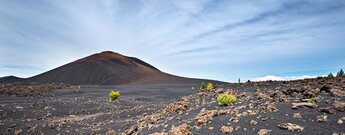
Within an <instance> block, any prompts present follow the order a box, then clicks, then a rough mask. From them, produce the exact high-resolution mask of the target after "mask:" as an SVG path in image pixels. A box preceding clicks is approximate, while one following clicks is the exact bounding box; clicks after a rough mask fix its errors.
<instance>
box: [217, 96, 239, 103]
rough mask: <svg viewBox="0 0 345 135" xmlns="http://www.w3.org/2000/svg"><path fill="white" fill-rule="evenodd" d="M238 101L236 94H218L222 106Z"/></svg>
mask: <svg viewBox="0 0 345 135" xmlns="http://www.w3.org/2000/svg"><path fill="white" fill-rule="evenodd" d="M236 102H237V98H236V97H235V96H234V95H231V94H220V95H219V96H218V104H219V105H220V106H223V105H230V104H234V103H236Z"/></svg>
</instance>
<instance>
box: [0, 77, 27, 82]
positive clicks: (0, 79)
mask: <svg viewBox="0 0 345 135" xmlns="http://www.w3.org/2000/svg"><path fill="white" fill-rule="evenodd" d="M22 80H23V78H19V77H16V76H5V77H1V78H0V83H13V82H19V81H22Z"/></svg>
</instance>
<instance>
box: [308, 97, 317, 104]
mask: <svg viewBox="0 0 345 135" xmlns="http://www.w3.org/2000/svg"><path fill="white" fill-rule="evenodd" d="M307 101H308V103H312V104H315V102H316V100H315V98H309V99H308V100H307Z"/></svg>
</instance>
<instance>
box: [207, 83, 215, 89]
mask: <svg viewBox="0 0 345 135" xmlns="http://www.w3.org/2000/svg"><path fill="white" fill-rule="evenodd" d="M212 89H214V85H213V84H212V83H210V82H209V83H207V87H206V90H212Z"/></svg>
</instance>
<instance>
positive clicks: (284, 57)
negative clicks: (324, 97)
mask: <svg viewBox="0 0 345 135" xmlns="http://www.w3.org/2000/svg"><path fill="white" fill-rule="evenodd" d="M344 6H345V2H344V1H342V0H327V1H324V0H303V1H301V0H289V1H275V0H272V1H267V0H262V1H261V0H259V1H221V0H220V1H212V0H190V1H180V0H176V1H175V0H174V1H169V0H168V1H155V0H148V1H140V0H126V1H120V0H118V1H117V0H100V1H91V0H90V1H89V0H86V1H61V0H49V1H48V0H38V1H34V2H23V1H17V0H11V1H0V67H1V69H0V76H4V75H8V74H14V75H20V76H23V77H28V76H32V75H35V74H38V73H41V72H44V71H47V70H49V69H52V68H55V67H57V66H60V65H62V64H65V63H67V62H71V61H73V60H76V59H78V58H81V57H84V56H87V55H89V54H92V53H95V52H100V51H104V50H112V51H117V52H120V53H123V54H126V55H130V56H135V57H138V58H140V59H143V60H145V61H147V62H149V63H151V64H152V65H155V66H156V67H158V68H159V69H161V70H162V71H167V72H171V73H174V74H178V75H184V76H191V77H206V78H213V79H220V80H225V81H227V80H232V79H236V78H239V77H242V78H249V77H251V76H257V75H261V74H274V73H277V72H281V71H291V72H293V71H300V70H322V69H330V68H332V69H333V68H341V67H345V64H344V63H345V60H344V59H343V58H344V57H345V54H344V53H342V51H341V50H344V49H345V46H344V45H343V43H344V39H345V17H344V14H345V7H344ZM4 65H21V66H23V67H32V68H30V69H23V68H22V69H21V68H10V69H9V68H6V70H4V69H5V67H4ZM195 67H198V68H195ZM36 69H40V70H36ZM23 70H31V71H30V72H28V71H26V72H23Z"/></svg>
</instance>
